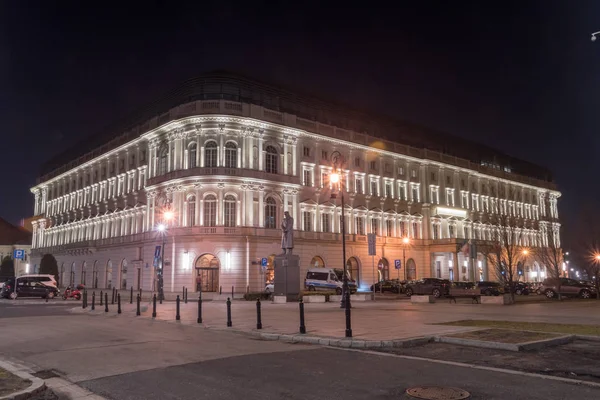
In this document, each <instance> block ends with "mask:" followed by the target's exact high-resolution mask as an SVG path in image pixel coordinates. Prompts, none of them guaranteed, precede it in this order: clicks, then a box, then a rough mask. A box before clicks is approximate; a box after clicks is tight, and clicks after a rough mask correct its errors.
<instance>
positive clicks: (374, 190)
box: [371, 181, 379, 196]
mask: <svg viewBox="0 0 600 400" xmlns="http://www.w3.org/2000/svg"><path fill="white" fill-rule="evenodd" d="M378 192H379V191H378V190H377V181H371V195H372V196H377V195H379V193H378Z"/></svg>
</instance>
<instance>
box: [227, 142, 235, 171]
mask: <svg viewBox="0 0 600 400" xmlns="http://www.w3.org/2000/svg"><path fill="white" fill-rule="evenodd" d="M237 154H238V148H237V145H236V144H235V143H233V142H227V143H226V144H225V167H227V168H236V167H237Z"/></svg>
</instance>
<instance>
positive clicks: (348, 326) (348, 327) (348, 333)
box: [345, 291, 352, 337]
mask: <svg viewBox="0 0 600 400" xmlns="http://www.w3.org/2000/svg"><path fill="white" fill-rule="evenodd" d="M345 313H346V337H352V319H351V317H350V291H346V310H345Z"/></svg>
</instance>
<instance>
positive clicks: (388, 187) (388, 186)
mask: <svg viewBox="0 0 600 400" xmlns="http://www.w3.org/2000/svg"><path fill="white" fill-rule="evenodd" d="M385 197H394V194H393V193H392V182H386V183H385Z"/></svg>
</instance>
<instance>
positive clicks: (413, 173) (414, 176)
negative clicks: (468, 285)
mask: <svg viewBox="0 0 600 400" xmlns="http://www.w3.org/2000/svg"><path fill="white" fill-rule="evenodd" d="M410 176H411V177H413V178H416V177H417V170H416V169H413V170H412V171H410Z"/></svg>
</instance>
